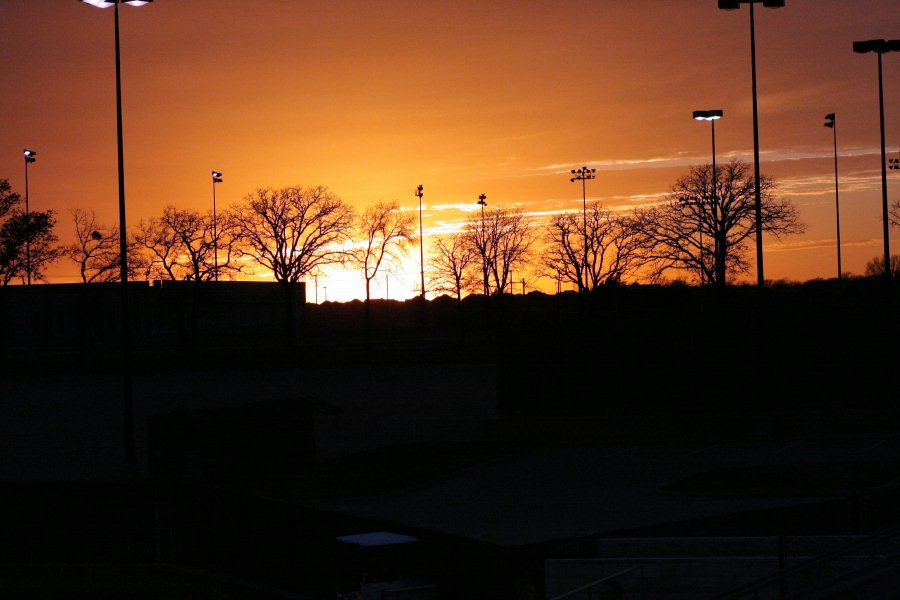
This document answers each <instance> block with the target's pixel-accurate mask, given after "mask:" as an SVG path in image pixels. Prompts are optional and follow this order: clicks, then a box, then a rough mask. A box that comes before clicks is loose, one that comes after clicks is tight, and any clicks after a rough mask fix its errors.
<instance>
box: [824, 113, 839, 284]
mask: <svg viewBox="0 0 900 600" xmlns="http://www.w3.org/2000/svg"><path fill="white" fill-rule="evenodd" d="M825 127H828V128H829V129H831V130H832V132H833V133H834V213H835V217H836V222H837V267H838V279H841V277H842V276H843V275H842V272H843V269H842V268H841V197H840V188H839V187H838V151H837V120H836V117H835V114H834V113H828V114H827V115H825Z"/></svg>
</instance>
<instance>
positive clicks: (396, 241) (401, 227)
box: [354, 200, 417, 302]
mask: <svg viewBox="0 0 900 600" xmlns="http://www.w3.org/2000/svg"><path fill="white" fill-rule="evenodd" d="M359 231H360V233H361V234H362V237H363V246H362V247H361V248H359V249H358V251H357V252H356V253H355V255H354V261H355V262H356V263H357V265H358V266H359V267H360V268H361V269H362V271H363V277H365V280H366V302H368V301H369V299H370V288H371V284H372V280H373V279H374V278H375V276H376V275H377V274H378V270H379V269H380V268H381V267H382V265H384V264H396V263H398V262H399V261H400V259H401V257H402V255H403V254H405V253H406V249H407V247H408V246H409V245H410V244H411V243H413V242H414V241H415V240H416V237H417V236H416V234H415V215H413V214H412V213H404V212H402V211H401V210H400V205H399V204H398V203H397V201H396V200H395V201H393V202H379V203H377V204H375V205H374V206H370V207H369V208H367V209H366V210H365V211H364V212H363V213H362V214H361V215H360V216H359Z"/></svg>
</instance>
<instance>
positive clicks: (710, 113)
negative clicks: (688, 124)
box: [694, 108, 725, 285]
mask: <svg viewBox="0 0 900 600" xmlns="http://www.w3.org/2000/svg"><path fill="white" fill-rule="evenodd" d="M724 114H725V112H724V111H723V110H722V109H720V108H716V109H712V110H695V111H694V120H695V121H709V123H710V125H711V126H712V198H711V204H712V212H713V222H714V223H715V224H716V225H715V227H713V249H714V250H713V251H714V252H715V259H716V261H717V262H718V261H719V259H720V257H719V236H718V230H719V223H718V221H719V204H718V198H719V192H718V188H719V172H718V171H717V170H716V121H718V120H719V119H721V118H722V116H723V115H724ZM702 200H703V199H701V201H702ZM700 266H701V268H700V284H701V285H703V283H704V270H705V269H706V265H705V264H704V262H703V210H701V211H700ZM718 279H719V273H718V271H717V272H716V282H717V283H722V282H720V281H718Z"/></svg>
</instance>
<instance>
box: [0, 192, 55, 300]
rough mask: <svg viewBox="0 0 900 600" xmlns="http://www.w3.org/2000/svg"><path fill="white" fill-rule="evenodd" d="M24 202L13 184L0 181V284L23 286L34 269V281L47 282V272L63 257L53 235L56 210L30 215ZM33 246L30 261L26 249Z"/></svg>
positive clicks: (31, 212)
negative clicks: (22, 205)
mask: <svg viewBox="0 0 900 600" xmlns="http://www.w3.org/2000/svg"><path fill="white" fill-rule="evenodd" d="M21 201H22V199H21V197H20V196H19V194H17V193H15V192H13V191H12V188H11V186H10V185H9V181H8V180H6V179H0V284H2V285H8V284H9V283H10V282H11V281H13V280H14V279H17V278H19V279H21V280H22V281H23V282H24V281H25V279H26V277H27V270H28V267H29V265H30V271H31V277H32V279H37V280H43V279H44V269H45V268H46V267H47V265H49V264H50V263H52V262H54V261H55V260H57V259H58V258H59V257H60V256H61V255H62V250H61V248H59V246H57V245H56V242H57V241H58V240H57V237H56V234H55V233H54V232H53V228H54V227H55V226H56V217H55V216H54V214H53V211H52V210H48V211H30V212H29V213H28V214H27V215H26V214H25V212H24V211H22V210H20V209H19V208H18V205H19V203H20V202H21ZM26 245H30V252H29V253H28V255H29V256H28V258H27V259H26V252H25V248H26Z"/></svg>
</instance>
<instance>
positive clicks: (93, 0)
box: [79, 0, 153, 467]
mask: <svg viewBox="0 0 900 600" xmlns="http://www.w3.org/2000/svg"><path fill="white" fill-rule="evenodd" d="M79 1H80V2H84V3H85V4H90V5H91V6H96V7H98V8H109V7H110V6H112V7H113V20H114V22H115V46H116V140H117V148H118V165H119V279H120V280H121V286H120V287H121V289H122V295H121V310H122V375H123V402H124V404H125V407H124V409H125V463H126V465H128V466H129V467H130V466H133V465H134V464H135V451H134V445H135V444H134V398H133V397H132V389H131V323H130V319H129V310H128V234H127V230H126V228H125V156H124V151H123V144H122V70H121V58H120V51H119V4H128V5H130V6H143V5H145V4H149V3H150V2H153V0H79Z"/></svg>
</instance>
